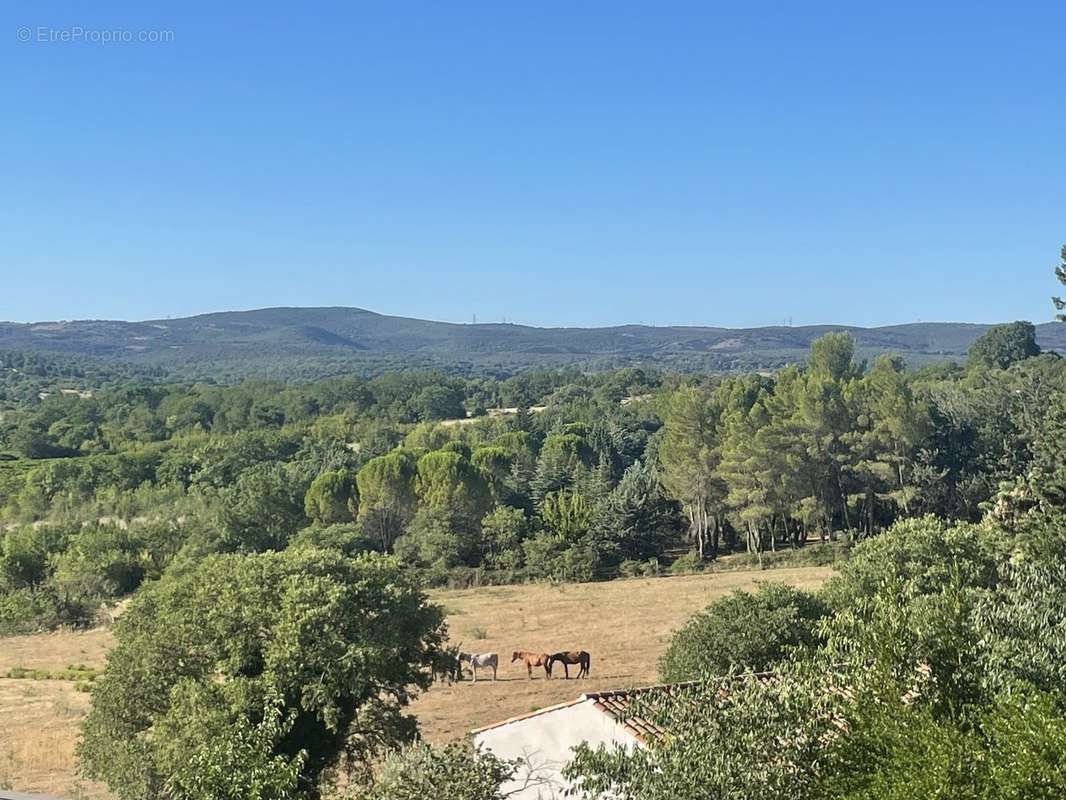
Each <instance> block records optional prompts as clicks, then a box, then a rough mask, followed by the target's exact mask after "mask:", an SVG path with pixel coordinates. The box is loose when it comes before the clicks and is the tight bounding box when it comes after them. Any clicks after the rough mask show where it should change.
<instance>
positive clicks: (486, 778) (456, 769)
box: [359, 741, 515, 800]
mask: <svg viewBox="0 0 1066 800" xmlns="http://www.w3.org/2000/svg"><path fill="white" fill-rule="evenodd" d="M514 769H515V767H514V764H511V763H509V762H507V761H503V760H501V759H499V758H497V757H496V756H494V755H493V754H492V753H486V752H478V751H475V750H474V748H473V747H472V746H471V745H470V744H469V743H467V742H462V741H459V742H452V743H450V744H446V745H443V746H439V747H437V746H433V745H427V744H416V745H412V746H411V747H409V748H407V749H405V750H401V751H399V752H397V753H394V754H393V755H391V756H389V757H388V758H387V759H386V760H385V762H384V763H383V764H382V766H381V769H380V771H379V774H378V776H377V780H376V782H375V785H374V787H373V788H372V789H371V790H370V791H369V793H367V794H365V795H364V794H360V795H359V796H360V797H363V798H365V800H424V799H425V798H430V797H433V798H452V799H454V800H503V798H504V796H505V795H504V794H503V793H502V792H501V791H500V785H501V784H502V783H503V782H504V781H506V780H507V779H508V778H510V777H511V776H512V775H513V774H514Z"/></svg>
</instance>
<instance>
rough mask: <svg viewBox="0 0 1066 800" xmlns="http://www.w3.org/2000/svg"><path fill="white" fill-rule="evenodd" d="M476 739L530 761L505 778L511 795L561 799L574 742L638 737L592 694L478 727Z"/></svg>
mask: <svg viewBox="0 0 1066 800" xmlns="http://www.w3.org/2000/svg"><path fill="white" fill-rule="evenodd" d="M474 742H475V744H478V745H480V746H481V747H482V748H483V749H485V750H488V751H490V752H492V753H494V754H495V755H497V756H499V757H500V758H504V759H522V760H523V761H524V762H528V763H527V764H526V766H524V767H522V768H521V769H520V771H519V773H518V774H517V775H516V776H515V778H514V779H513V780H512V781H511V782H509V783H506V784H504V786H503V792H504V794H505V795H506V796H507V797H508V798H509V800H511V798H513V799H514V800H561V799H562V798H563V797H564V794H563V792H564V791H565V790H566V789H567V788H568V787H569V786H570V784H569V783H567V781H565V780H564V779H563V776H562V769H563V767H565V766H566V765H567V763H569V761H570V759H571V758H572V753H571V750H572V748H574V747H576V746H577V745H578V744H580V743H581V742H587V743H588V744H589V746H590V747H593V748H594V747H596V746H597V745H601V744H604V745H607V746H611V745H614V744H619V745H623V746H625V747H634V746H637V740H636V739H635V738H634V737H633V736H631V735H630V734H628V733H626V731H625V729H624V728H623V727H622V726H621V725H619V724H618V723H617V722H615V720H614V719H612V718H611V717H610V716H609V715H607V714H605V713H603V712H602V711H598V710H597V709H596V708H595V707H594V706H593V701H592V700H581V701H578V702H576V703H572V704H570V705H565V706H558V707H556V708H552V709H548V710H545V711H544V712H542V713H539V714H532V715H530V716H528V717H524V718H520V719H516V720H513V721H511V722H506V723H503V724H501V725H497V726H496V727H494V728H489V729H487V730H483V731H480V732H479V733H475V734H474ZM530 773H532V774H530ZM523 787H524V788H523ZM508 792H515V794H508Z"/></svg>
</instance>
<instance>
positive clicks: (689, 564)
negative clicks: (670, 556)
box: [668, 553, 703, 575]
mask: <svg viewBox="0 0 1066 800" xmlns="http://www.w3.org/2000/svg"><path fill="white" fill-rule="evenodd" d="M702 569H703V562H702V561H701V560H700V557H699V554H698V553H685V554H684V555H681V556H678V557H677V558H675V559H674V563H673V564H671V565H670V569H669V570H668V571H669V573H670V574H671V575H691V574H692V573H694V572H699V571H700V570H702Z"/></svg>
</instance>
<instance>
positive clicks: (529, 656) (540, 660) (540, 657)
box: [511, 650, 552, 680]
mask: <svg viewBox="0 0 1066 800" xmlns="http://www.w3.org/2000/svg"><path fill="white" fill-rule="evenodd" d="M516 661H524V662H525V663H526V674H527V675H528V676H529V679H530V680H533V667H544V675H545V677H546V678H550V677H551V676H552V662H551V656H550V655H548V654H547V653H531V652H529V651H528V650H515V651H514V652H513V653H511V663H512V664H513V663H514V662H516Z"/></svg>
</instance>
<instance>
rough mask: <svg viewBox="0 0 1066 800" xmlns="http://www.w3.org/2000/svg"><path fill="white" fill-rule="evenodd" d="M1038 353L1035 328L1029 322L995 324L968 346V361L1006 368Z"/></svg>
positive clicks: (1038, 347) (989, 366) (984, 365)
mask: <svg viewBox="0 0 1066 800" xmlns="http://www.w3.org/2000/svg"><path fill="white" fill-rule="evenodd" d="M1038 355H1040V346H1039V345H1037V343H1036V328H1035V327H1034V326H1033V323H1031V322H1012V323H1010V324H1009V325H997V326H995V327H994V328H992V329H990V330H989V331H987V332H986V333H983V334H982V335H981V337H980V338H979V339H978V340H977V341H976V342H974V343H973V344H972V345H971V346H970V352H969V354H968V356H967V360H968V363H970V364H976V365H979V366H982V367H985V368H996V369H1006V368H1007V367H1009V366H1011V364H1015V363H1017V362H1019V361H1022V360H1024V359H1026V358H1032V357H1033V356H1038Z"/></svg>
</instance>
